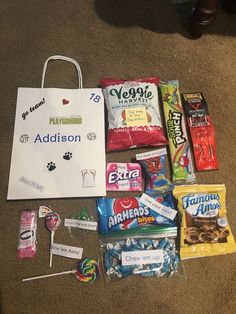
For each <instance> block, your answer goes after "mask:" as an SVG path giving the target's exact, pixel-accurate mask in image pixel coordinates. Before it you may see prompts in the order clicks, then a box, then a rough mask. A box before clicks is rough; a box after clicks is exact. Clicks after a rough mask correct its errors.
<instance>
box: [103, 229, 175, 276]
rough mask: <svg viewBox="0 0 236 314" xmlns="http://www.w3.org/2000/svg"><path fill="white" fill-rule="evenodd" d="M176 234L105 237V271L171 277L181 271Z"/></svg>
mask: <svg viewBox="0 0 236 314" xmlns="http://www.w3.org/2000/svg"><path fill="white" fill-rule="evenodd" d="M175 241H176V237H175V236H173V237H161V238H159V237H158V236H157V235H155V234H153V235H150V236H148V237H145V235H141V236H139V237H135V238H132V237H124V238H122V237H121V238H115V239H113V238H112V237H111V238H108V239H106V238H102V239H101V249H102V254H103V266H104V271H105V274H106V275H107V276H109V277H110V278H116V277H118V278H127V277H129V276H140V277H153V276H155V277H171V276H172V275H175V274H177V273H179V271H180V270H181V267H179V266H180V258H179V253H178V251H177V248H176V244H175Z"/></svg>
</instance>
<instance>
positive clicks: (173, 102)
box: [160, 81, 196, 184]
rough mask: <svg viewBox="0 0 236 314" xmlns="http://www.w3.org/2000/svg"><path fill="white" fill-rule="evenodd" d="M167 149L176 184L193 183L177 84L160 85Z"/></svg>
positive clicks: (171, 82)
mask: <svg viewBox="0 0 236 314" xmlns="http://www.w3.org/2000/svg"><path fill="white" fill-rule="evenodd" d="M160 89H161V95H162V101H163V107H164V115H165V122H166V129H167V134H168V139H169V149H170V155H171V163H172V170H173V181H174V183H176V184H181V183H183V182H186V183H195V181H196V176H195V173H194V170H193V165H192V158H191V152H190V145H189V140H188V136H187V132H186V124H185V120H184V112H183V107H182V104H181V98H180V93H179V82H178V81H170V82H168V83H161V84H160Z"/></svg>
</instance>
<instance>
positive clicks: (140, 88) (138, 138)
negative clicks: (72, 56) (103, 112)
mask: <svg viewBox="0 0 236 314" xmlns="http://www.w3.org/2000/svg"><path fill="white" fill-rule="evenodd" d="M159 81H160V79H159V77H151V78H141V79H135V80H130V81H129V80H116V79H107V78H103V79H101V81H100V84H101V86H102V88H103V93H104V97H105V102H106V106H107V110H108V122H109V129H108V138H107V151H108V152H109V151H114V150H125V149H129V148H134V147H140V146H161V145H166V144H167V140H166V138H165V135H164V131H163V127H162V122H161V117H160V110H159V100H158V90H157V86H158V84H159Z"/></svg>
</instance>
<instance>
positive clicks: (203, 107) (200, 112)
mask: <svg viewBox="0 0 236 314" xmlns="http://www.w3.org/2000/svg"><path fill="white" fill-rule="evenodd" d="M182 96H183V105H184V110H185V114H186V117H187V121H188V126H189V129H190V134H191V139H192V144H193V153H194V160H195V166H196V169H197V170H198V171H202V170H215V169H218V162H217V158H216V141H215V131H214V126H213V124H212V121H211V118H210V116H209V113H208V106H207V102H206V100H205V98H204V96H203V95H202V93H191V94H190V93H188V94H182Z"/></svg>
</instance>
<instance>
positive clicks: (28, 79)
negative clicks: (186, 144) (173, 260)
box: [0, 0, 236, 314]
mask: <svg viewBox="0 0 236 314" xmlns="http://www.w3.org/2000/svg"><path fill="white" fill-rule="evenodd" d="M189 11H190V10H189V6H188V5H186V6H181V8H180V7H177V6H176V5H174V4H172V3H171V1H166V0H146V1H144V0H143V1H141V0H126V1H115V0H77V1H75V0H70V1H69V0H64V1H62V0H57V1H55V0H51V1H38V0H35V1H29V0H22V1H16V0H8V1H2V2H1V19H0V30H1V38H0V43H1V51H0V65H1V93H0V98H1V106H0V114H1V123H0V130H1V131H0V134H1V137H0V142H1V151H0V155H1V166H0V171H1V172H0V176H1V180H0V192H1V200H0V214H1V229H0V233H1V255H0V259H1V313H3V314H31V313H34V314H38V313H40V314H51V313H132V314H133V313H161V314H162V313H167V314H172V313H173V314H176V313H181V314H183V313H187V314H188V313H235V311H236V279H235V278H236V254H231V255H227V256H219V257H209V258H198V259H192V260H185V261H184V262H183V266H184V269H185V275H184V276H183V277H181V278H171V279H158V278H149V279H146V278H136V277H135V278H134V277H133V278H129V279H124V280H117V281H114V282H109V283H107V282H104V281H103V280H102V279H101V280H99V281H96V282H95V283H94V284H92V285H83V284H81V283H79V282H77V281H76V280H75V279H74V278H73V276H72V275H71V276H69V275H68V276H63V277H54V278H50V279H45V280H38V281H34V282H29V283H24V284H23V283H22V282H21V278H24V277H28V276H34V275H39V274H46V273H48V272H50V270H49V267H48V247H49V237H50V236H49V232H48V231H46V229H45V227H44V224H43V221H42V220H40V221H39V222H38V232H37V238H38V245H37V249H38V254H37V258H36V259H33V260H18V259H17V257H16V255H17V237H18V227H19V213H20V211H21V210H22V209H38V207H39V206H40V205H48V206H51V207H53V208H55V209H57V210H58V211H59V212H60V215H61V218H62V219H64V218H65V217H68V216H69V215H70V214H71V213H72V212H74V211H78V210H80V209H82V208H83V207H88V208H89V209H90V210H92V211H93V214H94V215H95V216H96V212H95V199H93V198H90V199H85V198H84V199H50V200H41V201H40V200H28V201H7V200H6V196H7V186H8V176H9V168H10V158H11V148H12V138H13V130H14V118H15V108H16V95H17V88H18V87H20V86H21V87H22V86H24V87H39V86H40V81H41V73H42V66H43V63H44V61H45V60H46V58H48V57H49V56H50V55H54V54H62V55H65V56H68V57H72V58H74V59H76V60H77V61H78V62H79V63H80V66H81V68H82V72H83V82H84V87H95V86H97V84H98V83H99V80H100V78H102V77H114V78H127V79H131V78H137V77H144V76H156V75H159V76H160V77H161V79H162V80H167V79H178V80H179V81H180V86H181V91H182V92H192V91H202V92H203V94H204V95H205V97H206V99H207V101H208V105H209V111H210V115H211V118H212V120H213V122H214V125H215V130H216V139H217V154H218V160H219V164H220V169H219V170H218V171H214V172H204V173H197V180H198V182H199V183H224V184H225V185H226V187H227V208H228V219H229V221H230V224H231V228H232V231H233V233H234V235H235V236H236V198H235V197H236V192H235V186H236V180H235V177H236V158H235V156H236V135H235V134H236V133H235V121H236V103H235V102H236V89H235V87H236V57H235V56H236V37H235V35H236V16H235V15H231V16H229V15H227V14H226V13H225V12H224V11H223V10H222V9H221V8H220V7H219V10H218V12H217V19H216V20H215V22H214V23H213V24H212V25H211V26H210V27H209V28H208V29H207V31H206V33H205V34H204V35H203V36H202V37H201V38H200V39H198V40H192V39H191V38H190V36H189V35H188V30H187V27H186V25H187V14H188V13H189ZM46 86H48V87H49V86H50V87H66V88H75V87H76V86H77V81H76V75H75V71H74V69H73V67H72V66H67V65H65V64H64V63H58V65H57V66H55V65H54V64H52V65H50V67H49V71H48V73H47V80H46ZM142 151H145V149H137V150H130V151H125V152H119V153H114V154H107V160H108V161H116V162H127V161H130V159H131V158H133V157H134V154H135V153H136V152H142ZM108 195H109V196H116V195H120V194H119V193H118V194H115V195H114V194H113V193H111V192H110V193H109V194H108ZM56 239H57V241H58V243H64V244H68V245H75V246H80V245H83V246H84V249H85V252H84V253H85V254H86V255H97V254H99V245H98V237H97V234H96V233H92V234H90V233H89V234H88V236H87V237H86V238H84V237H83V238H82V239H81V238H78V237H74V238H72V237H71V236H70V235H69V233H68V232H67V230H65V229H64V228H60V229H59V230H58V231H57V233H56ZM53 261H54V266H53V271H55V272H57V271H61V270H68V269H70V268H71V267H72V266H73V264H74V261H73V260H71V259H66V258H63V257H59V256H54V258H53Z"/></svg>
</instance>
